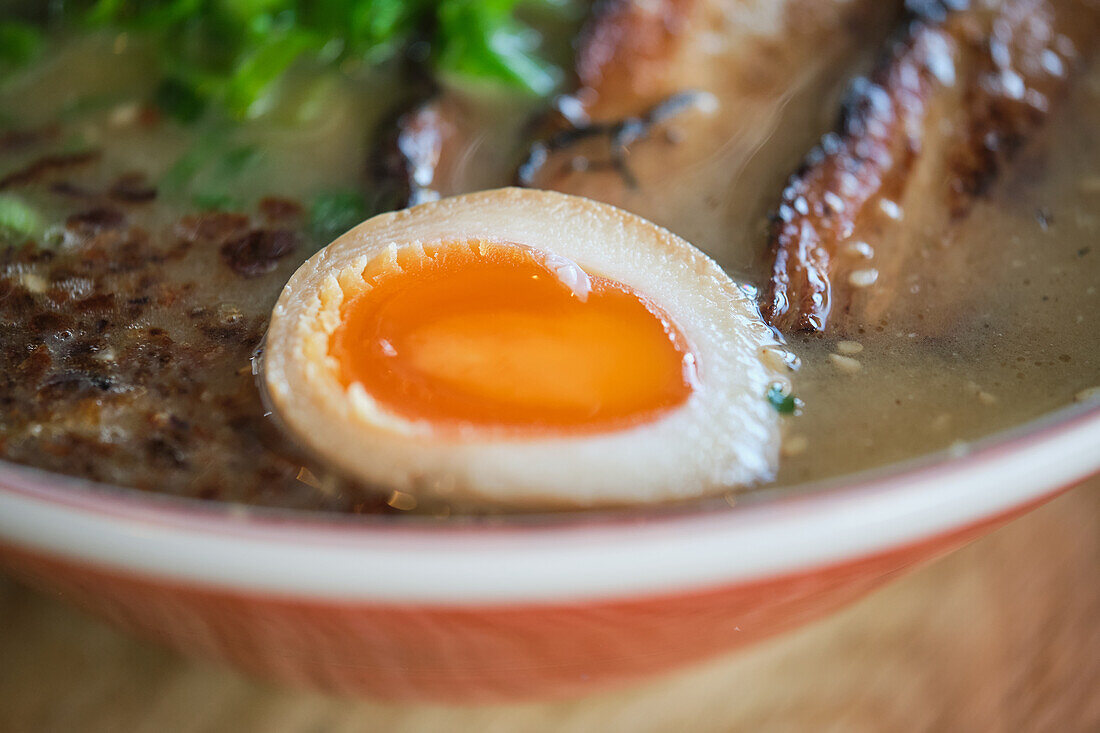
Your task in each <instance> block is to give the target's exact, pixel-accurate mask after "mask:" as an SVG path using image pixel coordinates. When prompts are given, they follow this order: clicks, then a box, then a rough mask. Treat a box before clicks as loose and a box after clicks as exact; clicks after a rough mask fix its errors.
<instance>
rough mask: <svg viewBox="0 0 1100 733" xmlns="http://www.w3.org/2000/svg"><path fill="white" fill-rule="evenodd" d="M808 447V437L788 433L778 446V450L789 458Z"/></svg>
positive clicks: (801, 452)
mask: <svg viewBox="0 0 1100 733" xmlns="http://www.w3.org/2000/svg"><path fill="white" fill-rule="evenodd" d="M809 447H810V439H809V438H807V437H806V436H805V435H790V436H787V439H786V440H784V441H783V447H782V448H780V452H781V453H782V454H783V455H784V456H786V457H787V458H790V457H791V456H797V455H801V454H803V453H805V452H806V449H807V448H809Z"/></svg>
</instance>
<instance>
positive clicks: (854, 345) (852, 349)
mask: <svg viewBox="0 0 1100 733" xmlns="http://www.w3.org/2000/svg"><path fill="white" fill-rule="evenodd" d="M836 350H837V352H838V353H841V354H844V355H845V356H851V355H853V354H858V353H859V352H861V351H863V344H861V343H860V342H858V341H838V342H837V344H836Z"/></svg>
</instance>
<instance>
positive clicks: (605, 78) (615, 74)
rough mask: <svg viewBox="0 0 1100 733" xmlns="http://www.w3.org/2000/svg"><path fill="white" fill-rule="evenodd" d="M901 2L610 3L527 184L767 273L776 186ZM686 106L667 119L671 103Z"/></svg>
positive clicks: (750, 271)
mask: <svg viewBox="0 0 1100 733" xmlns="http://www.w3.org/2000/svg"><path fill="white" fill-rule="evenodd" d="M900 5H901V3H900V2H897V3H895V2H876V1H873V0H816V1H814V2H806V1H800V0H777V1H775V2H733V1H730V0H658V1H657V2H642V1H641V0H638V1H622V2H610V3H602V4H600V5H598V6H597V8H596V10H595V12H594V14H593V16H592V18H591V19H590V21H589V23H588V25H587V27H586V28H585V29H584V30H583V31H582V33H581V35H580V41H579V45H578V49H577V56H576V73H577V88H576V90H575V91H574V92H573V93H572V94H570V95H569V96H568V97H565V98H563V99H561V100H559V101H558V104H557V107H558V110H559V118H560V119H558V120H557V124H556V125H553V126H552V127H551V129H550V130H548V131H547V130H544V131H543V134H542V136H541V138H540V139H539V140H538V141H537V142H536V144H535V149H534V150H533V152H534V153H535V154H536V155H540V156H541V158H542V159H541V160H539V161H538V162H539V163H540V165H539V166H538V167H537V168H536V169H535V170H531V169H529V168H526V167H525V169H524V170H521V174H522V175H521V177H520V181H521V182H522V183H523V184H524V185H531V186H534V187H537V188H551V189H556V190H559V191H565V192H568V193H573V194H579V195H583V196H588V197H590V198H594V199H598V200H600V201H605V202H607V203H611V204H615V205H617V206H621V207H623V208H625V209H628V210H630V211H633V212H635V213H637V214H640V215H642V216H644V217H646V218H648V219H650V220H652V221H655V222H657V223H658V224H661V225H663V226H665V227H668V228H669V229H671V230H672V231H675V232H676V233H677V234H680V235H681V236H684V237H685V238H687V239H688V240H689V241H691V242H692V243H693V244H695V245H697V246H699V247H701V248H702V249H704V250H705V251H707V252H708V253H709V254H711V255H712V256H714V257H715V258H717V259H718V260H719V261H720V262H721V263H723V264H724V265H725V266H727V268H730V269H733V270H737V271H739V272H741V273H742V274H745V275H749V276H750V278H751V276H752V275H754V274H755V275H762V274H763V269H764V263H763V261H762V257H761V252H760V248H759V238H760V237H761V236H762V234H763V232H764V228H765V226H766V215H767V212H768V209H769V208H770V207H771V206H772V205H773V201H774V199H772V198H771V195H772V194H771V192H774V191H776V190H778V189H779V188H780V187H781V186H782V183H783V179H784V177H785V173H784V171H787V170H790V167H791V166H793V165H795V164H796V163H797V160H798V159H799V157H800V156H801V155H802V151H805V150H806V149H808V148H809V147H810V146H811V145H812V144H813V143H814V141H815V140H817V139H818V138H819V137H820V135H821V133H822V132H823V131H825V130H826V129H828V127H829V124H830V121H829V120H828V119H827V118H826V117H823V116H822V115H821V114H820V110H822V109H830V108H832V106H833V104H834V103H835V102H836V101H837V100H838V99H839V97H840V94H841V93H842V91H843V87H844V84H845V82H846V80H847V79H848V78H850V77H851V75H852V74H853V73H854V72H855V71H857V70H859V69H862V68H867V67H869V66H870V64H871V61H872V60H873V55H872V53H867V52H866V49H868V48H870V49H871V50H872V51H873V49H874V48H875V47H876V46H877V45H878V44H879V43H881V41H882V40H884V39H885V38H886V36H887V35H888V33H889V31H890V29H891V28H892V27H893V25H894V23H895V21H896V19H897V18H898V17H899V11H900ZM684 100H689V101H690V104H682V105H679V106H678V107H677V108H676V114H661V115H657V116H656V119H654V117H655V115H654V114H653V112H654V111H655V110H662V103H663V102H666V101H670V103H677V102H683V101H684ZM593 131H595V133H596V134H589V133H592V132H593ZM624 133H625V137H624ZM563 139H565V140H566V141H568V142H569V143H570V144H567V145H560V144H555V142H556V141H561V140H563ZM624 139H625V143H624ZM539 146H542V148H543V149H542V150H540V149H539ZM532 160H533V159H532V158H529V159H528V161H527V163H528V164H530V163H531V162H532Z"/></svg>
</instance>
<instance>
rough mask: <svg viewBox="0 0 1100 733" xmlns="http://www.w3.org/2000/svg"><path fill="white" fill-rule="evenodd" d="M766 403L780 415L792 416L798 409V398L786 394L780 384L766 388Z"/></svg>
mask: <svg viewBox="0 0 1100 733" xmlns="http://www.w3.org/2000/svg"><path fill="white" fill-rule="evenodd" d="M767 398H768V402H769V403H771V406H772V407H774V408H775V410H776V412H778V413H779V414H781V415H790V414H793V413H794V411H795V410H797V409H798V398H797V397H795V396H794V395H793V394H786V393H785V390H784V388H783V385H781V384H772V385H771V386H769V387H768V393H767Z"/></svg>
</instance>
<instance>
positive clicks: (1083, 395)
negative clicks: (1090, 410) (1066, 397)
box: [1073, 386, 1100, 402]
mask: <svg viewBox="0 0 1100 733" xmlns="http://www.w3.org/2000/svg"><path fill="white" fill-rule="evenodd" d="M1073 399H1074V400H1076V401H1077V402H1088V401H1089V400H1096V399H1100V386H1097V387H1089V388H1088V389H1083V390H1081V391H1080V392H1078V393H1077V394H1075V395H1074V396H1073Z"/></svg>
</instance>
